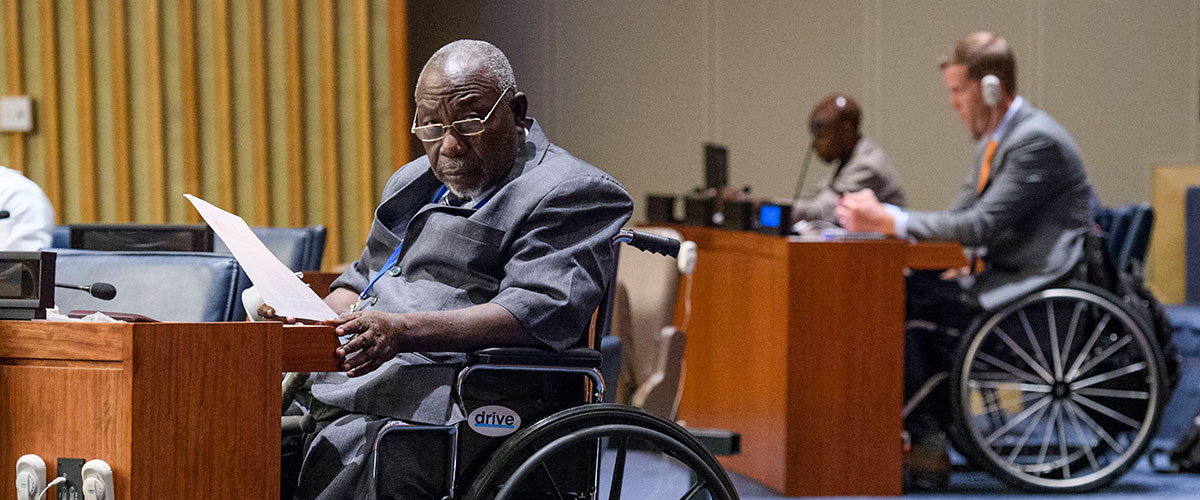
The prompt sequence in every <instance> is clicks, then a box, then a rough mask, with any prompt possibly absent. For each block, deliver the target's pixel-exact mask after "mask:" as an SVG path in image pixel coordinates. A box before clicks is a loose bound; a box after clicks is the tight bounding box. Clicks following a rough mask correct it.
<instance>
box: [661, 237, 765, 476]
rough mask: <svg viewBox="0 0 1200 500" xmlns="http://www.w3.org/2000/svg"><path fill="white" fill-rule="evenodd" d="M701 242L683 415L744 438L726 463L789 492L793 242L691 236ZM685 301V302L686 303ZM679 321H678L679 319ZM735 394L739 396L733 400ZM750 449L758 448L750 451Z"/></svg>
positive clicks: (687, 350)
mask: <svg viewBox="0 0 1200 500" xmlns="http://www.w3.org/2000/svg"><path fill="white" fill-rule="evenodd" d="M681 229H683V230H684V231H687V232H685V233H684V236H685V237H686V238H688V239H690V240H693V241H695V242H696V244H697V247H698V250H699V251H698V257H697V263H698V264H699V265H700V266H701V267H698V268H697V272H696V273H695V274H694V275H693V277H692V279H693V280H694V282H693V283H692V287H693V290H692V292H693V295H692V296H693V306H692V317H691V321H690V322H689V323H688V327H687V328H688V329H689V330H690V331H688V332H686V333H687V335H688V342H687V346H686V348H685V360H686V363H687V366H686V369H687V371H686V383H685V384H684V389H683V391H684V392H683V398H682V401H681V403H680V410H679V417H680V419H682V420H684V421H685V423H686V424H687V425H688V426H691V427H717V428H726V429H733V430H736V431H738V432H740V433H741V438H742V450H743V453H742V454H740V455H738V456H734V457H725V458H723V459H722V461H723V463H725V464H726V466H728V467H730V468H732V469H734V470H737V471H738V472H741V473H743V474H746V475H749V476H750V477H753V478H755V479H756V480H758V481H760V482H763V483H764V484H767V485H769V486H771V487H773V488H775V489H778V490H782V489H783V488H782V484H783V482H784V478H785V476H786V470H785V467H784V466H785V462H784V460H782V459H780V457H783V456H784V455H785V454H786V445H787V439H786V437H787V419H786V413H787V410H786V408H787V399H786V398H781V397H780V395H781V394H785V393H786V392H787V390H788V389H787V376H786V370H787V349H785V348H783V346H786V345H787V325H788V316H787V314H786V311H787V309H788V298H787V297H788V296H787V281H788V276H787V273H786V272H785V271H784V270H785V269H786V259H787V242H786V241H785V240H784V239H782V238H773V237H769V236H764V235H759V234H753V233H733V232H729V233H726V232H720V231H690V229H693V228H681ZM681 303H682V301H681ZM677 323H678V322H677ZM730 394H736V395H737V396H736V397H730ZM747 450H753V451H752V452H750V453H747V452H746V451H747Z"/></svg>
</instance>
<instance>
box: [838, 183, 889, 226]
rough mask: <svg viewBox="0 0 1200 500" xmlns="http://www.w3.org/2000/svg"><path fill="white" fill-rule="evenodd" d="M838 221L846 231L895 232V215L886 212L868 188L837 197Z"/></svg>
mask: <svg viewBox="0 0 1200 500" xmlns="http://www.w3.org/2000/svg"><path fill="white" fill-rule="evenodd" d="M834 213H835V214H837V219H838V222H839V223H841V224H842V227H844V228H846V230H847V231H850V232H853V233H880V234H889V235H890V234H893V233H894V232H895V230H896V229H895V222H894V219H895V217H894V216H893V215H892V214H890V213H888V211H887V209H886V208H884V206H883V204H882V203H880V202H879V199H878V198H876V197H875V192H874V191H871V190H870V189H864V190H862V191H858V192H854V193H846V194H843V195H842V196H840V197H838V202H837V208H835V209H834Z"/></svg>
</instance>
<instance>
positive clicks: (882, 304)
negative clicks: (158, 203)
mask: <svg viewBox="0 0 1200 500" xmlns="http://www.w3.org/2000/svg"><path fill="white" fill-rule="evenodd" d="M673 227H674V229H677V230H679V231H680V232H681V233H682V234H683V235H684V237H685V238H686V239H689V240H692V241H695V242H696V243H697V246H698V248H699V255H698V258H697V265H696V271H695V274H694V276H693V277H692V279H693V280H694V281H693V283H692V297H691V318H690V320H689V321H688V323H687V326H686V328H687V332H686V333H687V336H688V340H687V347H686V352H685V359H686V361H687V373H686V382H685V384H684V389H683V396H682V399H681V401H680V407H679V418H680V419H681V420H683V421H684V422H686V424H687V425H688V426H690V427H716V428H725V429H731V430H735V431H737V432H739V433H741V436H742V452H741V454H740V455H738V456H734V457H724V458H722V462H723V463H724V464H725V465H726V466H727V467H728V468H730V469H732V470H735V471H737V472H739V473H741V474H743V475H746V476H749V477H751V478H754V479H756V480H758V481H759V482H761V483H763V484H765V485H766V486H767V487H769V488H771V489H773V490H776V491H778V492H781V493H783V494H784V495H785V496H825V495H899V494H900V493H901V459H902V454H901V442H900V431H901V427H902V422H901V418H900V414H901V408H902V407H903V401H902V400H903V394H902V392H903V390H902V387H903V364H904V363H903V348H904V339H903V323H904V269H905V268H909V269H944V268H950V267H957V266H961V265H965V264H966V259H965V258H964V257H963V254H962V249H961V247H959V246H958V245H956V244H950V243H936V244H918V245H914V244H911V243H909V242H906V241H901V240H896V239H883V240H843V241H801V240H800V239H798V238H783V237H778V236H768V235H762V234H756V233H750V232H736V231H727V230H721V229H709V228H698V227H684V226H673ZM681 288H685V289H686V287H681ZM683 309H684V306H683V301H682V300H681V301H680V307H679V310H678V311H677V316H676V317H677V321H676V324H677V325H680V324H681V323H682V319H683V312H684V311H683Z"/></svg>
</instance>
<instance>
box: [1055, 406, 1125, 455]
mask: <svg viewBox="0 0 1200 500" xmlns="http://www.w3.org/2000/svg"><path fill="white" fill-rule="evenodd" d="M1066 405H1067V410H1069V411H1072V412H1075V416H1077V417H1079V418H1080V419H1081V420H1083V423H1085V424H1087V426H1088V427H1090V428H1091V429H1092V432H1094V433H1096V435H1097V436H1100V439H1103V440H1104V442H1105V443H1108V445H1109V446H1111V447H1112V448H1113V450H1116V452H1117V453H1125V447H1123V446H1121V445H1120V443H1117V440H1115V439H1113V437H1112V436H1110V435H1108V432H1105V431H1104V428H1103V427H1100V424H1097V423H1096V421H1095V420H1093V419H1092V417H1090V416H1088V414H1087V412H1085V411H1083V409H1082V408H1080V407H1079V405H1077V404H1075V403H1074V402H1072V401H1070V400H1068V401H1067V402H1066Z"/></svg>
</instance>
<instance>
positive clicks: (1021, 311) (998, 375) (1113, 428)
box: [950, 283, 1166, 492]
mask: <svg viewBox="0 0 1200 500" xmlns="http://www.w3.org/2000/svg"><path fill="white" fill-rule="evenodd" d="M957 361H958V362H957V363H956V364H955V367H954V370H953V372H952V375H951V383H950V391H951V400H952V403H953V405H954V412H955V414H954V416H955V430H956V432H957V433H958V435H957V436H956V437H957V439H956V440H955V441H956V443H958V445H959V446H961V447H962V448H963V449H962V450H960V451H961V452H963V454H964V455H966V456H967V457H968V458H969V459H971V460H972V462H974V463H976V464H977V465H978V466H980V467H983V468H984V469H986V470H988V471H989V472H991V473H992V474H993V475H995V476H997V477H998V478H1000V479H1002V480H1004V481H1005V482H1007V483H1009V484H1012V485H1014V486H1017V487H1020V488H1023V489H1028V490H1033V491H1046V492H1081V491H1089V490H1093V489H1095V488H1099V487H1102V486H1105V485H1107V484H1110V483H1112V482H1113V481H1115V480H1116V479H1117V478H1119V477H1120V476H1121V475H1123V474H1124V473H1125V472H1126V471H1128V470H1129V469H1130V468H1131V467H1132V466H1133V465H1134V463H1135V462H1137V460H1138V458H1139V457H1140V456H1141V454H1142V453H1143V452H1144V451H1145V449H1146V446H1147V445H1148V444H1149V443H1150V440H1151V438H1153V436H1154V433H1155V431H1156V429H1157V427H1158V419H1159V417H1160V415H1161V413H1162V407H1163V406H1164V404H1165V399H1166V395H1165V394H1166V393H1165V391H1166V388H1165V387H1166V383H1165V380H1164V376H1163V372H1164V369H1163V362H1162V357H1161V354H1160V352H1159V348H1158V345H1157V343H1156V342H1155V340H1154V338H1153V336H1152V334H1151V333H1150V330H1149V328H1148V327H1146V326H1145V325H1144V324H1143V322H1142V321H1140V320H1139V319H1137V317H1136V316H1134V315H1132V314H1130V313H1129V311H1128V310H1126V309H1125V308H1124V307H1123V306H1122V305H1121V303H1120V301H1119V299H1117V298H1116V297H1115V296H1113V295H1112V294H1110V293H1108V292H1107V291H1104V290H1102V289H1100V288H1097V287H1094V286H1091V285H1088V284H1084V283H1077V284H1072V285H1069V286H1068V287H1063V288H1055V289H1050V290H1045V291H1042V292H1038V293H1034V294H1032V295H1029V296H1027V297H1025V298H1023V299H1021V300H1019V301H1017V302H1016V303H1014V304H1012V305H1009V306H1007V307H1005V308H1004V309H1003V310H1001V311H999V312H997V313H995V314H993V315H991V316H988V317H985V318H984V319H983V321H981V322H979V323H977V325H976V328H973V329H972V331H971V333H970V334H969V336H968V337H966V338H965V339H964V341H963V343H962V344H961V347H960V348H959V355H958V360H957Z"/></svg>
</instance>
